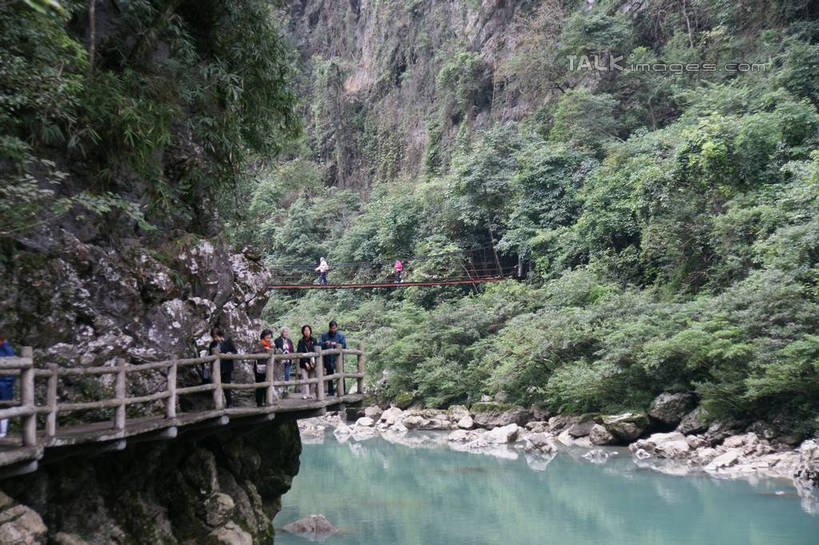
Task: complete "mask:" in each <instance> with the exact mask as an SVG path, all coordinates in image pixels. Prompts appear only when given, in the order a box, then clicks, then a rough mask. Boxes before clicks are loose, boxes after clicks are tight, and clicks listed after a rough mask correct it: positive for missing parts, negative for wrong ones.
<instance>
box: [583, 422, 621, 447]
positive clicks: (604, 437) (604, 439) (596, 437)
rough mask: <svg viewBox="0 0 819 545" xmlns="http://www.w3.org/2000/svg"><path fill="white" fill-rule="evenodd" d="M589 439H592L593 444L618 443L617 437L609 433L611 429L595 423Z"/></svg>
mask: <svg viewBox="0 0 819 545" xmlns="http://www.w3.org/2000/svg"><path fill="white" fill-rule="evenodd" d="M589 441H591V444H592V445H598V446H599V445H613V444H615V443H617V438H615V437H614V436H613V435H612V434H611V433H609V430H607V429H606V428H605V427H604V426H601V425H600V424H595V425H594V426H592V429H591V431H589Z"/></svg>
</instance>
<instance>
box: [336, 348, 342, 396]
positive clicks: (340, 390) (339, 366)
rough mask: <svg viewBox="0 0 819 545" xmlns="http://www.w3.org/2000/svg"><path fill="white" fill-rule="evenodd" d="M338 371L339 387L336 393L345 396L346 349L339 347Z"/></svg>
mask: <svg viewBox="0 0 819 545" xmlns="http://www.w3.org/2000/svg"><path fill="white" fill-rule="evenodd" d="M336 373H338V375H339V378H338V388H337V389H336V395H338V397H344V349H343V348H339V354H338V365H337V366H336Z"/></svg>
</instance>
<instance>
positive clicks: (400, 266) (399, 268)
mask: <svg viewBox="0 0 819 545" xmlns="http://www.w3.org/2000/svg"><path fill="white" fill-rule="evenodd" d="M393 270H394V271H395V283H396V284H400V283H401V273H402V272H404V264H403V263H401V260H400V259H396V260H395V265H393Z"/></svg>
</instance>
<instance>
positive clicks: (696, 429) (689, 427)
mask: <svg viewBox="0 0 819 545" xmlns="http://www.w3.org/2000/svg"><path fill="white" fill-rule="evenodd" d="M707 429H708V411H706V410H705V409H704V408H703V407H697V408H696V409H694V410H693V411H691V412H690V413H688V414H687V415H685V416H684V417H683V419H682V420H681V421H680V424H679V425H678V426H677V431H678V432H680V433H683V434H685V435H690V434H692V433H702V432H704V431H705V430H707Z"/></svg>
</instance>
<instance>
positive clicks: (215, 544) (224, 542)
mask: <svg viewBox="0 0 819 545" xmlns="http://www.w3.org/2000/svg"><path fill="white" fill-rule="evenodd" d="M206 544H207V545H253V536H252V535H250V534H249V533H248V532H246V531H245V530H243V529H242V528H241V527H240V526H237V525H236V523H235V522H228V523H227V524H225V525H224V526H222V527H221V528H217V529H215V530H214V531H213V532H211V533H210V534H209V535H208V539H207V541H206Z"/></svg>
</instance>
